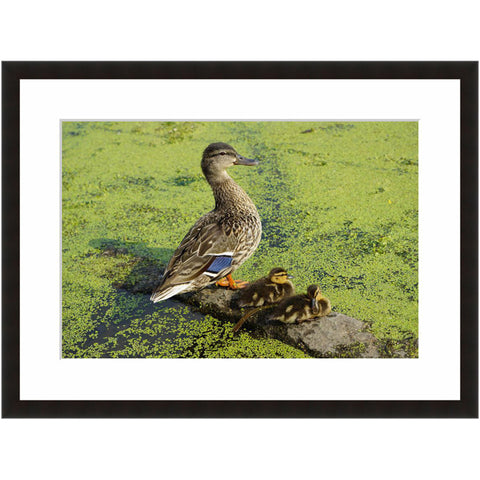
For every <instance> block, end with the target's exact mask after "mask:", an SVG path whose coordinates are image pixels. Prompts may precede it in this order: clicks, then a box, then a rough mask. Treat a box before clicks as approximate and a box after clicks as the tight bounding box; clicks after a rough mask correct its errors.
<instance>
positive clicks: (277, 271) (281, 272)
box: [268, 267, 293, 284]
mask: <svg viewBox="0 0 480 480" xmlns="http://www.w3.org/2000/svg"><path fill="white" fill-rule="evenodd" d="M268 278H269V280H270V281H271V282H273V283H280V284H282V283H286V282H287V281H288V279H289V278H293V276H292V275H289V274H288V273H287V271H286V270H285V269H284V268H278V267H277V268H272V269H271V270H270V273H269V274H268Z"/></svg>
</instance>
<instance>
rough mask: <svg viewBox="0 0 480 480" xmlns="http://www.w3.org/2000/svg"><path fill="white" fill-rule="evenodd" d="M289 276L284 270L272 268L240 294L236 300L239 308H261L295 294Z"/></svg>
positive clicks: (290, 276)
mask: <svg viewBox="0 0 480 480" xmlns="http://www.w3.org/2000/svg"><path fill="white" fill-rule="evenodd" d="M291 278H293V277H292V275H289V274H288V273H287V271H286V270H285V269H284V268H279V267H276V268H272V270H270V273H269V274H268V275H267V276H266V277H262V278H260V279H258V280H256V281H255V282H253V283H251V284H250V285H249V286H248V287H246V288H245V289H243V290H242V291H241V292H240V295H239V297H238V300H237V305H238V306H239V307H261V306H263V305H269V304H272V303H277V302H279V301H280V300H282V299H283V298H285V297H289V296H290V295H293V294H294V293H295V289H294V287H293V284H292V282H291V281H290V279H291Z"/></svg>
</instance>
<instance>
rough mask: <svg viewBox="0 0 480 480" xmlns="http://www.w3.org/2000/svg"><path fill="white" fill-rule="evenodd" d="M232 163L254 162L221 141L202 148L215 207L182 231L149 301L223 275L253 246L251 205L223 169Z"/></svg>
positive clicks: (257, 231) (257, 232)
mask: <svg viewBox="0 0 480 480" xmlns="http://www.w3.org/2000/svg"><path fill="white" fill-rule="evenodd" d="M234 165H249V166H251V165H258V161H257V160H251V159H248V158H245V157H243V156H242V155H239V154H238V153H237V152H236V151H235V149H234V148H233V147H231V146H230V145H228V144H226V143H212V144H210V145H209V146H208V147H207V148H206V149H205V150H204V152H203V156H202V162H201V167H202V171H203V174H204V175H205V178H206V180H207V182H208V183H209V184H210V187H211V188H212V191H213V196H214V198H215V208H214V209H213V210H212V211H211V212H209V213H207V214H205V215H203V216H202V217H201V218H200V219H199V220H197V222H196V223H195V224H194V225H193V227H192V228H191V229H190V230H189V232H188V233H187V234H186V236H185V238H184V239H183V240H182V242H181V243H180V245H179V246H178V247H177V249H176V250H175V252H174V254H173V256H172V258H171V259H170V261H169V262H168V265H167V267H166V269H165V272H164V274H163V276H162V278H161V279H160V284H159V285H158V287H157V288H156V289H155V291H154V292H153V293H152V296H151V297H150V300H152V301H153V302H159V301H161V300H165V299H167V298H170V297H173V296H174V295H177V294H178V293H185V292H191V291H194V290H199V289H201V288H204V287H206V286H207V285H209V284H211V283H215V282H217V281H218V280H220V279H222V278H223V277H227V281H228V285H229V287H230V288H232V289H235V288H238V287H239V285H238V284H237V283H236V282H235V281H234V280H233V278H232V276H231V274H232V273H233V272H234V271H235V270H236V269H237V268H238V267H239V266H240V265H241V264H242V263H243V262H245V260H247V259H248V258H249V257H250V256H251V255H252V254H253V252H254V251H255V250H256V248H257V247H258V244H259V243H260V238H261V236H262V223H261V220H260V216H259V214H258V212H257V209H256V207H255V205H254V203H253V202H252V200H251V199H250V197H249V196H248V195H247V194H246V193H245V191H244V190H243V189H242V188H241V187H240V186H239V185H237V184H236V183H235V182H234V181H233V179H232V178H231V177H230V176H229V175H228V173H227V172H226V169H227V168H230V167H232V166H234Z"/></svg>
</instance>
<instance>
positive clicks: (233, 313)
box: [177, 287, 379, 358]
mask: <svg viewBox="0 0 480 480" xmlns="http://www.w3.org/2000/svg"><path fill="white" fill-rule="evenodd" d="M235 297H236V292H234V291H231V290H227V289H223V288H216V287H210V288H206V289H204V290H202V291H200V292H195V293H193V294H184V295H178V296H177V298H179V299H181V300H182V301H184V302H185V303H188V304H190V305H193V306H195V307H196V308H198V309H199V310H200V311H201V312H202V313H205V314H209V315H212V316H214V317H216V318H218V319H220V320H224V321H228V322H237V321H238V320H239V319H240V318H241V317H242V315H243V313H246V312H248V311H249V310H248V309H243V310H242V311H240V310H238V309H235V308H234V305H235ZM232 307H233V308H232ZM268 314H269V309H265V310H260V311H258V312H257V313H255V314H254V315H252V316H251V317H250V318H249V319H248V320H247V321H246V322H245V324H244V325H243V327H242V328H248V329H254V330H258V331H260V332H261V333H263V334H264V335H265V336H266V337H269V338H275V339H277V340H280V341H282V342H284V343H287V344H288V345H291V346H293V347H296V348H299V349H301V350H303V351H304V352H306V353H308V354H309V355H312V356H313V357H361V358H375V357H379V352H378V349H377V346H376V343H375V337H374V336H373V335H372V334H371V333H369V332H368V331H367V325H366V324H365V323H364V322H362V321H360V320H357V319H355V318H352V317H349V316H347V315H344V314H342V313H337V312H332V313H331V314H330V315H328V316H326V317H322V318H318V319H315V320H311V321H306V322H303V323H301V324H298V325H297V324H284V323H281V322H277V321H275V322H270V321H268V320H267V316H268ZM232 327H233V325H232Z"/></svg>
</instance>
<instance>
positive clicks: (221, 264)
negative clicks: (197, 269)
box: [205, 256, 232, 275]
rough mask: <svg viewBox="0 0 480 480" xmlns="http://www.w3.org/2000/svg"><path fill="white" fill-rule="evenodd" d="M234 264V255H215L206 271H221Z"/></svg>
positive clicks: (207, 272)
mask: <svg viewBox="0 0 480 480" xmlns="http://www.w3.org/2000/svg"><path fill="white" fill-rule="evenodd" d="M231 264H232V257H224V256H218V257H215V258H214V260H213V262H212V263H211V264H210V265H209V266H208V268H207V270H206V271H205V273H206V274H207V275H208V274H209V273H219V272H221V271H222V270H223V269H225V268H227V267H229V266H230V265H231Z"/></svg>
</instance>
